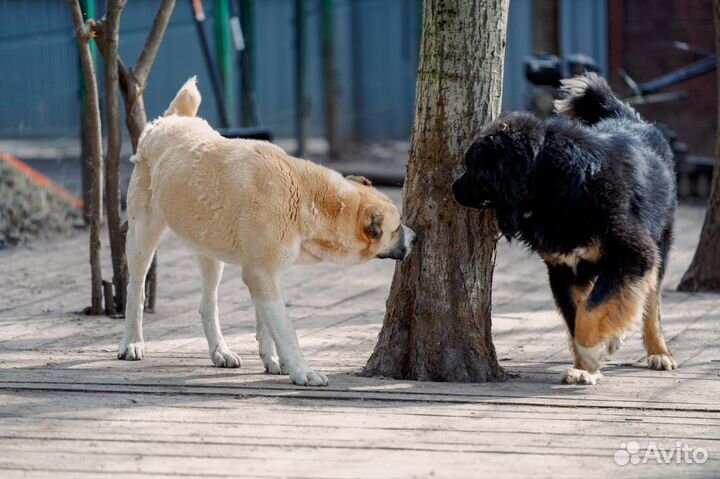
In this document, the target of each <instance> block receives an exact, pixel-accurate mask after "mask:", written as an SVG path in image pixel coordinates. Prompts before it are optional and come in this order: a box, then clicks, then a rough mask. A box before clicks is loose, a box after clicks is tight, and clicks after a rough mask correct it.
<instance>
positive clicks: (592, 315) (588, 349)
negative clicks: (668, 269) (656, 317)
mask: <svg viewBox="0 0 720 479" xmlns="http://www.w3.org/2000/svg"><path fill="white" fill-rule="evenodd" d="M656 277H657V268H652V269H650V270H649V271H648V272H647V273H646V274H644V275H643V276H641V277H640V278H637V279H634V280H628V281H627V282H626V283H625V284H622V285H619V286H617V288H616V291H615V292H614V293H613V294H611V295H609V296H608V297H607V298H606V299H605V300H604V301H603V302H602V303H601V304H598V305H592V304H591V297H588V299H587V300H585V301H583V302H582V303H581V304H580V305H579V306H578V312H577V316H576V319H575V350H576V352H577V354H578V356H579V357H580V359H581V360H582V362H583V363H584V364H585V365H586V366H587V367H588V368H587V369H588V371H590V372H595V371H597V370H598V369H599V368H600V364H601V359H602V355H603V353H604V352H605V350H606V349H607V343H608V342H609V341H612V340H613V339H614V338H621V337H622V336H623V334H624V332H625V330H626V329H627V328H628V327H630V326H631V325H632V324H633V323H635V322H636V321H639V320H640V318H641V317H642V314H643V311H644V309H645V303H646V301H647V299H648V296H649V293H650V291H651V290H652V284H653V283H654V281H655V278H656ZM591 296H592V294H591Z"/></svg>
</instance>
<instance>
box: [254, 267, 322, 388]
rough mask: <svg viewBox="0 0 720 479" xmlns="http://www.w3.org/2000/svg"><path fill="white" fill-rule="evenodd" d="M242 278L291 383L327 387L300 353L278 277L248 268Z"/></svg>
mask: <svg viewBox="0 0 720 479" xmlns="http://www.w3.org/2000/svg"><path fill="white" fill-rule="evenodd" d="M242 276H243V281H244V282H245V284H246V285H247V286H248V288H249V289H250V295H251V296H252V299H253V303H254V304H255V311H256V314H257V316H258V318H259V319H260V321H262V323H263V326H264V329H265V330H266V331H267V332H269V333H270V336H271V337H272V339H273V341H274V342H275V346H276V347H277V352H278V356H279V358H280V365H281V367H282V369H283V370H286V371H287V372H288V374H289V376H290V380H291V381H292V382H293V383H295V384H298V385H300V386H308V385H309V386H326V385H327V383H328V380H327V377H326V376H325V375H324V374H322V373H319V372H316V371H313V370H312V368H310V366H309V365H308V364H307V362H306V361H305V358H304V357H303V355H302V352H301V351H300V344H299V343H298V339H297V334H296V333H295V328H293V326H292V324H291V323H290V320H289V319H288V317H287V311H286V309H285V302H284V301H283V299H282V297H281V295H280V284H279V277H278V275H277V273H274V272H272V271H267V270H265V269H264V268H258V267H253V266H249V265H248V266H246V267H244V268H243V275H242Z"/></svg>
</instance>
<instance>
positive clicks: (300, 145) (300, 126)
mask: <svg viewBox="0 0 720 479" xmlns="http://www.w3.org/2000/svg"><path fill="white" fill-rule="evenodd" d="M306 110H307V108H306V100H305V0H295V137H296V139H297V151H296V155H297V156H299V157H304V156H305V120H306Z"/></svg>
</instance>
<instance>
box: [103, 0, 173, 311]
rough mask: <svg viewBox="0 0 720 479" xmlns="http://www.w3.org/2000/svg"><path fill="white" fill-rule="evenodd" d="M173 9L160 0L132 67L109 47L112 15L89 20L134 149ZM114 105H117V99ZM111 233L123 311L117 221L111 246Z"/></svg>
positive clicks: (151, 292)
mask: <svg viewBox="0 0 720 479" xmlns="http://www.w3.org/2000/svg"><path fill="white" fill-rule="evenodd" d="M111 3H112V4H117V3H120V4H121V5H120V7H121V8H122V5H124V4H125V0H122V1H121V2H117V1H115V2H111ZM174 9H175V0H162V2H161V3H160V6H159V7H158V10H157V13H156V14H155V19H154V20H153V25H152V28H151V29H150V33H149V34H148V36H147V39H146V40H145V44H144V45H143V48H142V50H141V51H140V54H139V55H138V59H137V62H136V63H135V66H134V67H132V68H128V67H127V66H126V65H125V63H124V62H123V61H122V58H120V56H119V55H118V53H117V49H116V47H117V45H115V46H114V47H112V40H110V38H112V37H113V36H116V35H117V30H115V31H112V30H111V27H110V25H109V23H110V22H109V19H110V18H111V15H108V16H107V17H105V18H103V19H102V20H100V21H96V22H91V23H90V26H91V28H92V30H93V32H94V33H95V40H96V44H97V46H98V50H100V53H101V55H102V56H103V59H104V60H105V62H106V65H112V64H113V63H115V64H117V69H116V72H115V75H116V76H115V79H114V80H112V81H113V82H114V83H115V85H117V84H118V83H117V82H118V81H119V85H120V92H122V96H123V100H124V103H125V124H126V126H127V129H128V132H129V133H130V141H131V142H132V146H133V152H134V151H136V150H137V144H138V140H139V139H140V134H141V133H142V131H143V130H144V129H145V125H147V115H146V114H145V103H144V101H143V92H144V90H145V84H146V82H147V77H148V75H149V74H150V70H151V69H152V65H153V63H154V62H155V57H156V56H157V52H158V49H159V48H160V44H161V43H162V39H163V36H164V35H165V30H167V26H168V23H169V22H170V18H171V17H172V13H173V11H174ZM108 11H109V12H110V11H111V9H108ZM118 17H119V13H118ZM116 23H117V25H116V27H117V28H119V20H118V21H117V22H116ZM113 49H114V51H113ZM111 57H114V58H115V61H114V62H113V61H112V59H111ZM106 73H107V71H106ZM106 82H107V76H106ZM106 84H107V83H106ZM114 98H117V88H115V93H114ZM108 104H110V101H108ZM115 105H117V102H116V101H115ZM118 113H119V112H118ZM109 118H110V114H109V113H108V119H109ZM117 118H118V120H117V127H116V128H119V116H118V117H117ZM113 121H115V120H113ZM108 140H109V138H108ZM109 143H110V142H109V141H108V150H110V148H109V146H110V145H109ZM117 148H118V150H117V154H118V158H119V145H118V146H117ZM109 156H110V153H109V152H108V157H109ZM118 192H119V190H118ZM118 205H119V203H118ZM118 212H119V209H118ZM113 237H115V238H120V240H119V248H120V250H118V251H119V253H118V255H117V256H118V257H120V258H121V261H122V262H121V263H120V265H119V266H120V267H121V268H120V269H119V270H116V269H115V268H116V263H115V259H116V254H115V251H116V250H113V272H114V279H113V282H115V278H119V281H118V282H117V283H116V284H115V290H116V296H117V298H116V303H117V304H118V309H119V312H124V311H125V285H126V283H127V264H126V261H125V236H124V233H123V231H122V227H121V225H120V223H119V222H118V229H117V231H116V232H115V233H111V248H112V238H113ZM116 246H117V243H116ZM156 267H157V259H156V257H153V261H152V265H151V267H150V271H149V272H148V280H147V281H146V282H145V287H146V295H145V298H146V299H145V304H146V309H147V310H148V311H152V310H154V309H155V291H156V290H157V284H156V281H157V275H156V274H155V271H156ZM118 271H120V276H118V274H117V272H118Z"/></svg>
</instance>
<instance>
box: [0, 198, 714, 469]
mask: <svg viewBox="0 0 720 479" xmlns="http://www.w3.org/2000/svg"><path fill="white" fill-rule="evenodd" d="M702 214H703V211H702V210H701V209H699V208H688V207H684V208H681V209H680V211H679V214H678V226H677V233H678V240H677V248H676V250H675V251H674V252H673V257H672V261H671V265H670V270H669V273H668V278H667V281H666V289H665V291H664V318H663V322H664V329H665V333H666V338H667V339H668V340H669V345H670V348H671V350H672V351H673V352H674V354H675V357H676V358H677V360H678V363H679V365H680V369H678V370H677V371H670V372H658V371H651V370H648V369H647V368H645V367H644V354H643V350H642V347H641V339H640V336H639V333H638V332H637V331H635V332H634V333H633V334H632V335H631V336H630V337H629V338H628V339H627V341H626V343H625V346H624V347H623V348H622V349H621V350H620V351H619V352H618V353H617V354H616V355H615V357H614V359H613V360H612V361H611V362H610V363H609V364H608V366H607V367H606V368H605V378H604V379H603V380H602V382H601V383H600V384H599V385H597V386H585V387H581V386H566V385H561V384H559V378H560V375H561V372H562V371H563V370H564V369H565V368H566V367H567V366H568V365H569V364H570V353H569V352H568V350H567V344H566V335H565V331H564V325H563V322H562V320H561V319H560V318H559V316H558V315H557V313H556V312H555V311H554V308H553V305H552V302H551V298H550V293H549V288H548V287H547V285H546V279H545V273H544V268H543V266H542V264H541V263H540V261H539V260H538V259H537V258H535V257H532V256H529V255H528V254H527V253H526V252H525V251H524V250H522V249H521V248H519V247H517V246H512V247H510V246H508V245H506V244H503V245H501V247H500V251H499V253H498V261H497V263H498V265H497V271H496V279H495V290H494V310H493V311H494V320H493V330H494V337H495V345H496V348H497V351H498V356H499V358H500V360H501V363H502V365H503V366H504V367H505V368H506V369H507V371H508V372H509V373H510V379H509V380H508V381H506V382H503V383H496V384H475V385H468V384H446V383H414V382H409V381H393V380H383V379H369V378H360V377H358V376H356V375H355V373H356V372H357V371H358V370H359V369H360V368H361V367H362V366H363V364H364V362H365V360H366V359H367V357H368V356H369V354H370V352H371V351H372V347H373V345H374V342H375V339H376V336H377V333H378V331H379V328H380V324H381V321H382V317H383V310H384V305H385V298H386V294H387V291H388V288H389V282H390V278H391V276H392V271H393V264H392V262H389V261H373V262H371V263H368V264H365V265H362V266H357V267H351V268H341V267H336V266H332V265H320V266H308V267H297V268H295V269H293V270H292V271H291V272H290V274H288V275H287V277H286V278H285V290H286V294H287V297H286V300H287V302H288V304H289V313H290V315H291V317H292V318H293V319H294V322H295V325H296V327H297V329H298V332H299V335H300V342H301V346H302V348H303V351H304V352H305V353H306V356H307V357H308V360H309V362H310V363H311V364H312V365H314V366H315V367H316V368H318V369H320V370H322V371H324V372H326V373H328V376H329V378H330V385H329V386H328V387H326V388H301V387H296V386H293V385H291V384H290V383H289V381H288V380H287V378H286V377H275V376H268V375H265V374H263V373H262V371H263V368H262V364H261V362H260V360H259V359H258V358H257V356H256V345H255V340H254V325H255V320H254V313H253V311H252V306H251V302H250V298H249V295H248V293H247V291H246V289H245V288H244V286H243V285H242V282H241V280H240V275H239V271H238V270H237V269H234V268H228V269H227V270H226V274H225V278H224V281H223V283H222V286H221V289H220V293H221V296H220V298H221V299H220V309H221V322H222V325H223V329H224V331H225V338H226V339H227V341H228V344H229V345H230V346H231V347H232V348H234V349H235V350H236V352H238V353H239V354H241V356H242V358H243V361H244V364H243V367H242V369H239V370H227V369H218V368H214V367H213V366H212V364H211V362H210V359H209V357H208V354H207V350H206V343H205V339H204V336H203V333H202V327H201V324H200V321H199V318H198V314H197V312H196V310H197V305H198V302H199V278H198V276H197V274H196V269H195V266H194V264H193V259H192V256H191V254H190V252H189V251H188V250H186V249H184V248H183V247H181V246H180V245H179V243H178V242H177V241H176V240H175V239H174V238H173V237H171V236H169V237H168V238H167V239H166V240H165V241H164V243H163V245H162V247H161V250H160V264H161V267H160V281H159V285H160V287H159V302H158V304H159V312H158V313H157V314H154V315H149V316H148V317H147V318H146V324H145V338H146V340H147V344H146V357H147V359H146V360H144V361H141V362H126V361H118V360H116V359H115V351H116V346H117V343H118V341H119V339H120V336H121V331H122V321H121V320H119V319H111V318H106V317H88V316H84V315H82V314H79V313H78V312H77V311H79V310H80V309H82V308H83V307H84V306H86V305H87V303H88V299H89V298H88V287H87V285H88V275H89V272H88V266H87V264H86V256H87V254H86V251H87V239H86V237H85V236H78V237H76V238H72V239H67V240H61V241H55V242H50V243H36V244H34V245H33V246H32V247H31V248H21V249H15V250H11V251H4V252H0V271H2V275H0V477H2V478H7V477H62V478H85V477H107V476H110V477H308V478H309V477H312V478H335V477H343V478H346V477H347V478H350V477H353V478H355V477H358V478H359V477H373V478H390V477H460V478H469V477H484V476H488V477H530V476H533V477H553V478H558V477H652V478H658V477H667V478H671V477H672V478H675V477H703V478H710V477H720V350H719V349H718V346H719V345H720V296H713V295H689V294H683V293H677V292H674V291H672V287H673V286H674V285H676V284H677V282H678V280H679V277H680V275H681V274H682V272H683V271H684V269H685V267H686V266H687V264H688V263H689V261H690V258H691V255H692V252H693V249H694V246H695V242H696V240H697V236H698V233H699V228H700V224H701V221H702ZM105 271H106V276H109V265H105ZM629 441H636V442H637V443H639V446H640V448H641V451H640V456H639V457H642V454H643V453H644V452H645V448H646V446H648V444H650V443H651V444H654V445H656V446H657V447H658V448H665V449H674V448H675V447H676V443H677V442H680V443H682V444H683V445H687V446H688V447H691V448H694V449H696V450H697V449H698V448H704V449H705V450H706V451H707V453H708V456H709V457H708V459H707V462H705V463H704V464H693V465H688V464H677V463H676V458H675V457H673V458H672V459H671V462H672V464H669V465H666V464H662V465H658V464H657V462H656V461H655V459H654V457H655V456H652V457H651V460H650V462H649V463H647V464H637V465H633V464H628V465H625V466H618V465H616V463H615V462H614V459H613V458H614V456H615V453H616V452H617V451H618V450H620V449H621V445H622V446H624V445H625V444H627V443H628V442H629ZM622 450H623V451H625V449H622ZM621 455H622V454H621Z"/></svg>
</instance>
